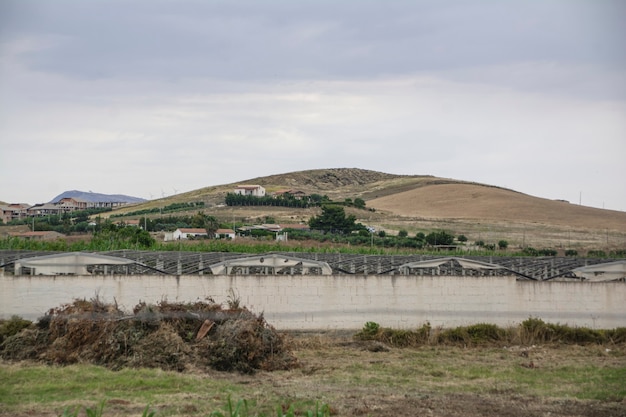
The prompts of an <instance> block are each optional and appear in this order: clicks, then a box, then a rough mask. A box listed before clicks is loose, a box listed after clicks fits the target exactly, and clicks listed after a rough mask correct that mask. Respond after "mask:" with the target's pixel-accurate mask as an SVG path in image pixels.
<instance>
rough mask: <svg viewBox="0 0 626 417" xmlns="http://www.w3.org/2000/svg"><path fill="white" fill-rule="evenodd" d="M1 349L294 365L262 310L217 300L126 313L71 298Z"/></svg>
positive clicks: (166, 361) (118, 360)
mask: <svg viewBox="0 0 626 417" xmlns="http://www.w3.org/2000/svg"><path fill="white" fill-rule="evenodd" d="M207 324H208V325H207ZM0 349H1V351H0V355H1V356H2V357H3V358H4V359H7V360H36V361H42V362H44V363H48V364H60V365H67V364H73V363H90V364H95V365H101V366H105V367H108V368H111V369H120V368H123V367H136V368H140V367H147V368H160V369H163V370H174V371H184V370H186V369H206V368H213V369H217V370H221V371H239V372H242V373H254V372H255V371H257V370H265V371H273V370H279V369H281V370H284V369H291V368H293V367H296V366H297V360H296V358H295V356H294V355H293V354H292V353H291V352H290V351H289V350H288V349H287V348H286V345H285V343H284V341H283V337H282V336H281V335H279V334H278V332H277V331H276V330H275V329H274V328H273V327H272V326H270V325H269V324H268V323H267V322H266V321H265V319H264V318H263V316H262V315H261V316H257V315H254V314H253V313H251V312H250V311H248V310H247V309H245V308H236V309H222V307H221V306H220V305H218V304H215V303H213V302H212V301H209V302H195V303H170V302H167V301H161V302H160V303H158V304H156V305H151V304H145V303H139V304H138V305H137V306H136V307H135V308H134V309H133V312H132V313H130V314H129V313H126V312H124V311H121V310H120V309H119V308H118V306H117V305H115V304H106V303H103V302H102V301H100V300H99V299H98V298H97V297H96V298H94V299H92V300H84V299H83V300H74V302H73V303H71V304H66V305H62V306H60V307H58V308H54V309H52V310H50V311H49V312H48V314H46V315H45V316H44V317H42V318H41V319H40V320H39V321H38V322H37V323H36V325H34V326H31V327H29V328H26V329H24V330H21V331H20V332H18V333H16V334H14V335H11V336H9V337H7V338H6V340H4V342H3V344H2V346H1V348H0Z"/></svg>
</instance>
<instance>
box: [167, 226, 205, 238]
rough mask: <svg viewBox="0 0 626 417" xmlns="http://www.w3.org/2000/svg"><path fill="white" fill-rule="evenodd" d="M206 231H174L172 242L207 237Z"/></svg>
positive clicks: (191, 229) (198, 229)
mask: <svg viewBox="0 0 626 417" xmlns="http://www.w3.org/2000/svg"><path fill="white" fill-rule="evenodd" d="M208 235H209V234H208V233H207V231H206V229H200V228H179V229H176V230H175V231H174V233H173V234H172V238H173V239H174V240H180V239H189V237H190V236H191V237H197V236H208Z"/></svg>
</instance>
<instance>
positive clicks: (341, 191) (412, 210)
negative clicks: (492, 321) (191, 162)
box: [122, 168, 626, 250]
mask: <svg viewBox="0 0 626 417" xmlns="http://www.w3.org/2000/svg"><path fill="white" fill-rule="evenodd" d="M239 184H259V185H262V186H263V187H265V189H266V190H267V192H268V193H272V192H275V191H278V190H284V189H293V190H300V191H303V192H305V193H307V194H313V193H317V194H322V195H327V196H329V197H330V198H331V199H334V200H343V199H345V198H356V197H360V198H363V199H364V200H365V201H366V203H367V206H368V207H371V208H374V209H376V211H375V212H371V211H363V210H352V209H350V210H349V211H350V212H351V213H352V214H355V215H356V216H357V218H358V220H359V221H360V222H362V223H364V224H368V225H372V226H374V227H376V228H377V229H379V230H380V229H382V230H386V231H388V232H390V233H395V232H397V231H398V230H401V229H404V230H407V231H408V232H409V233H414V232H418V231H421V232H428V231H431V230H435V229H445V230H448V231H450V232H452V233H454V234H465V235H466V236H467V237H468V238H469V239H470V240H484V241H485V242H498V240H500V239H505V240H508V241H509V243H511V245H512V246H513V245H516V246H528V245H533V246H537V247H557V248H576V249H578V248H594V249H600V248H602V249H609V250H610V249H615V248H622V249H623V248H626V213H624V212H619V211H611V210H602V209H596V208H590V207H584V206H578V205H575V204H569V203H566V202H562V201H553V200H547V199H543V198H537V197H533V196H530V195H526V194H522V193H519V192H515V191H512V190H507V189H503V188H498V187H495V186H490V185H484V184H476V183H469V182H463V181H459V180H454V179H446V178H437V177H433V176H427V175H393V174H387V173H383V172H376V171H369V170H364V169H357V168H337V169H317V170H308V171H298V172H290V173H285V174H279V175H272V176H268V177H259V178H253V179H250V180H246V181H241V182H237V183H231V184H224V185H218V186H211V187H206V188H202V189H199V190H194V191H190V192H187V193H182V194H179V195H176V196H172V197H168V198H165V199H159V200H153V201H150V202H147V203H144V204H140V205H136V206H133V207H128V208H126V209H124V210H122V211H133V210H138V209H142V208H152V207H164V206H166V205H168V204H172V203H178V202H189V201H204V202H205V203H206V205H207V206H206V207H207V208H206V210H205V211H206V212H207V213H208V214H212V215H215V216H217V217H218V218H220V219H222V218H231V219H232V218H234V217H236V218H237V219H238V220H244V221H251V222H254V221H257V220H259V219H263V217H264V216H272V217H273V218H275V219H276V220H277V221H278V222H285V223H292V222H296V221H307V220H308V218H310V216H312V215H314V214H315V213H316V210H315V209H289V208H278V207H238V208H236V209H233V208H230V207H220V205H222V203H223V202H224V197H225V196H226V193H228V192H231V191H232V190H233V188H234V187H235V186H236V185H239Z"/></svg>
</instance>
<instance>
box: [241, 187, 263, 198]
mask: <svg viewBox="0 0 626 417" xmlns="http://www.w3.org/2000/svg"><path fill="white" fill-rule="evenodd" d="M235 194H239V195H251V196H254V197H265V188H263V187H261V186H260V185H238V186H237V187H236V188H235Z"/></svg>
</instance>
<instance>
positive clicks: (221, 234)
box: [214, 229, 235, 239]
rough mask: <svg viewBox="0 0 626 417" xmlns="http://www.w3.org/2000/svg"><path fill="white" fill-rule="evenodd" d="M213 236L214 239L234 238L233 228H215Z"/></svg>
mask: <svg viewBox="0 0 626 417" xmlns="http://www.w3.org/2000/svg"><path fill="white" fill-rule="evenodd" d="M214 236H215V238H216V239H220V238H226V239H234V238H235V231H234V230H233V229H217V230H216V231H215V235H214Z"/></svg>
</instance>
